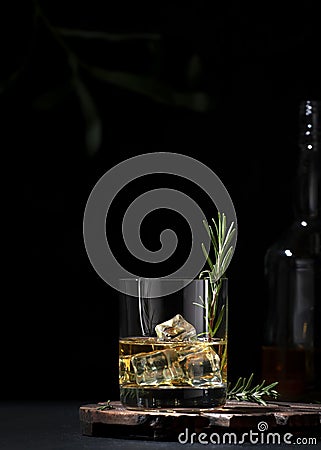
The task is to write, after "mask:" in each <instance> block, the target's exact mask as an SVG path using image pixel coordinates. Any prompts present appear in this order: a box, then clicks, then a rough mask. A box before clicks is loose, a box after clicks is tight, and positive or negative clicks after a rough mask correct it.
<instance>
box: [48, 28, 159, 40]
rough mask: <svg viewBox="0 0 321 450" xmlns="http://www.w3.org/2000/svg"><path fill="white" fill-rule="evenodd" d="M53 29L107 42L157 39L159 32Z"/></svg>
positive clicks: (69, 35)
mask: <svg viewBox="0 0 321 450" xmlns="http://www.w3.org/2000/svg"><path fill="white" fill-rule="evenodd" d="M55 30H56V31H57V32H58V33H59V34H61V35H62V36H65V37H74V38H81V39H99V40H102V41H109V42H122V41H134V40H137V41H138V40H146V41H159V40H160V39H161V36H160V34H156V33H106V32H103V31H88V30H78V29H70V28H60V27H56V28H55Z"/></svg>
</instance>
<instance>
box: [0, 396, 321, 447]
mask: <svg viewBox="0 0 321 450" xmlns="http://www.w3.org/2000/svg"><path fill="white" fill-rule="evenodd" d="M84 404H85V403H84V402H45V401H44V402H23V403H19V402H2V403H1V404H0V449H1V450H49V449H50V450H81V449H86V450H99V449H113V450H122V449H126V450H135V449H137V450H138V449H140V450H145V449H155V450H163V449H166V450H171V449H175V450H176V449H179V448H180V449H181V450H183V449H195V450H199V449H206V448H207V449H209V448H215V447H216V448H224V449H234V450H236V449H241V448H242V449H244V448H252V449H253V448H262V446H260V445H224V446H223V445H213V444H208V445H205V444H200V443H193V444H181V443H179V442H155V441H142V440H128V439H126V438H125V436H124V439H111V438H106V437H89V436H83V435H82V434H81V432H80V426H79V407H80V406H82V405H84ZM289 447H291V446H290V445H286V444H284V445H283V446H280V445H274V446H273V448H289ZM301 447H304V448H308V447H309V446H308V445H305V446H301ZM311 447H312V448H314V449H316V448H320V447H321V446H320V444H317V445H313V446H311Z"/></svg>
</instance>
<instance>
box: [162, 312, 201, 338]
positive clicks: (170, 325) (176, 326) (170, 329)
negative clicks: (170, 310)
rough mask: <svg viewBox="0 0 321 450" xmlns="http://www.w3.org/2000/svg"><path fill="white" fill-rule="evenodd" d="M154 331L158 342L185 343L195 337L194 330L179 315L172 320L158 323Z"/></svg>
mask: <svg viewBox="0 0 321 450" xmlns="http://www.w3.org/2000/svg"><path fill="white" fill-rule="evenodd" d="M155 331H156V334H157V337H158V340H160V341H187V340H189V339H191V338H193V337H195V336H196V330H195V328H194V327H193V325H192V324H190V323H189V322H187V321H186V320H185V319H184V317H182V316H181V315H180V314H176V316H174V317H173V318H172V319H170V320H167V321H166V322H163V323H159V324H158V325H156V327H155Z"/></svg>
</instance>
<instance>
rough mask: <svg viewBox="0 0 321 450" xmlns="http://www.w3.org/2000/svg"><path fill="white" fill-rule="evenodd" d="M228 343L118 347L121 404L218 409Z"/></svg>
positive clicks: (148, 340)
mask: <svg viewBox="0 0 321 450" xmlns="http://www.w3.org/2000/svg"><path fill="white" fill-rule="evenodd" d="M226 355H227V342H226V340H223V339H214V340H211V341H207V340H201V339H196V340H193V341H175V342H173V341H172V342H164V341H159V340H157V338H156V337H131V338H123V339H120V341H119V382H120V400H121V402H122V404H123V405H124V406H126V407H127V408H129V409H130V408H133V409H137V408H142V409H144V408H148V409H167V410H168V409H174V410H175V409H180V410H181V409H195V410H199V409H202V408H206V409H209V408H217V407H218V406H222V405H224V404H225V401H226V382H227V380H226V374H227V358H226Z"/></svg>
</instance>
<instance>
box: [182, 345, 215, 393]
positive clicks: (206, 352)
mask: <svg viewBox="0 0 321 450" xmlns="http://www.w3.org/2000/svg"><path fill="white" fill-rule="evenodd" d="M181 365H182V367H183V370H184V374H185V377H186V379H187V382H188V383H189V384H191V385H193V386H205V385H208V386H210V385H211V384H212V383H221V382H222V377H221V371H220V358H219V356H218V355H217V353H216V352H215V351H214V350H213V349H212V348H207V349H204V348H203V349H199V351H191V352H190V353H189V354H186V355H185V357H184V359H183V360H182V362H181Z"/></svg>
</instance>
